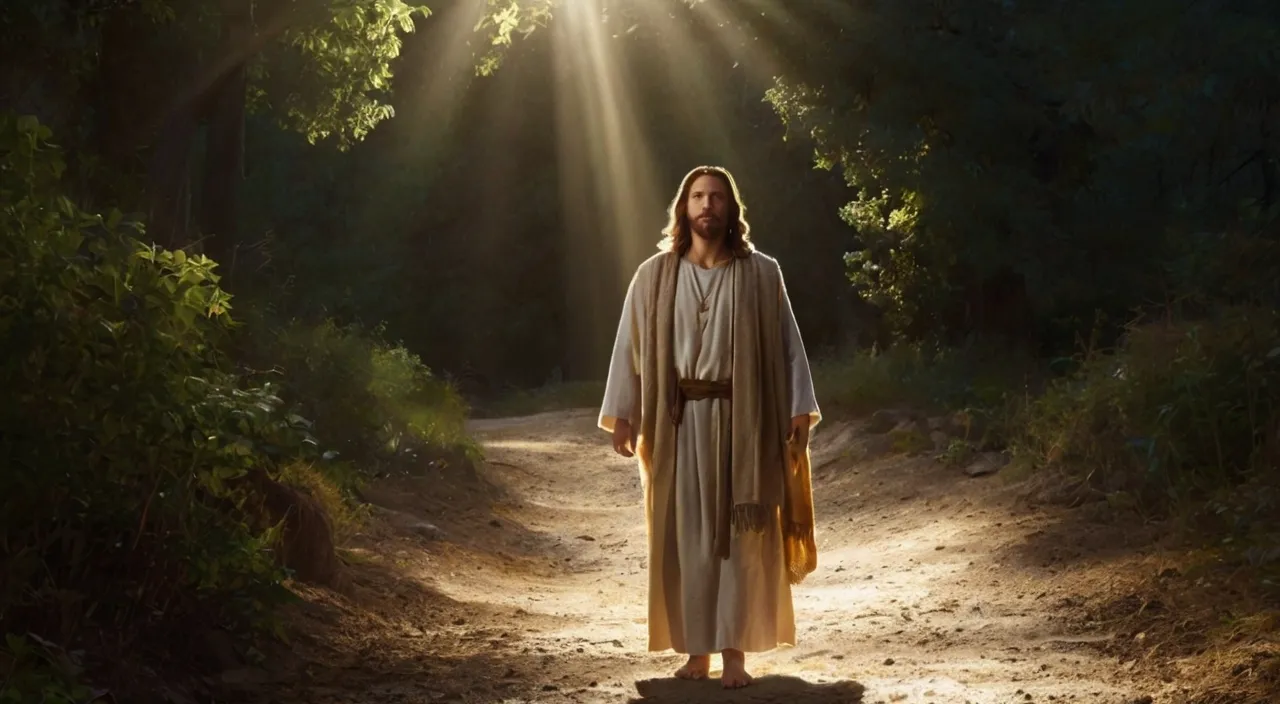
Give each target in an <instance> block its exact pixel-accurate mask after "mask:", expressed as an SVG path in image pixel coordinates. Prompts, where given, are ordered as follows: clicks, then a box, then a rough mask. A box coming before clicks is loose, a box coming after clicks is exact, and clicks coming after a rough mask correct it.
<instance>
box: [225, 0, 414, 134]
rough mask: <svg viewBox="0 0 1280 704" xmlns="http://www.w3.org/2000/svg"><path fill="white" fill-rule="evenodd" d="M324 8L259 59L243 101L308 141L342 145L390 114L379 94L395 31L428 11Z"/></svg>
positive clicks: (374, 1) (396, 3)
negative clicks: (267, 112) (321, 15)
mask: <svg viewBox="0 0 1280 704" xmlns="http://www.w3.org/2000/svg"><path fill="white" fill-rule="evenodd" d="M324 9H325V10H326V13H325V14H326V15H327V16H326V17H325V18H324V19H323V20H321V21H315V22H311V23H308V24H305V25H301V26H298V27H295V28H293V29H291V30H289V31H288V32H286V33H285V35H284V36H283V37H282V38H281V41H280V42H278V43H277V44H276V45H274V46H273V47H272V48H271V49H270V50H269V51H267V52H266V53H265V54H264V55H262V56H261V57H260V58H259V60H258V62H257V63H256V64H255V66H254V69H253V75H254V77H255V79H256V80H255V82H254V84H253V85H252V86H251V87H250V102H251V104H253V105H255V106H257V107H258V108H259V109H264V108H270V109H271V110H272V112H273V114H274V115H275V116H276V119H277V120H278V122H279V124H280V125H281V126H282V127H284V128H285V129H289V130H293V131H296V132H298V133H300V134H302V135H305V136H306V138H307V140H308V141H309V142H311V143H313V144H314V143H316V142H318V141H321V140H324V139H328V138H333V139H334V140H335V142H336V144H337V146H338V147H339V148H341V149H346V148H349V147H350V146H351V144H352V143H353V142H357V141H360V140H362V139H364V138H365V136H367V135H368V134H369V132H370V131H371V130H372V129H373V128H374V127H376V126H377V125H378V123H380V122H382V121H383V120H386V119H388V118H390V117H392V116H393V115H394V112H395V111H394V110H393V109H392V107H391V104H390V103H388V102H385V101H386V100H387V99H388V98H389V97H390V92H391V78H392V63H393V61H394V60H395V59H396V58H397V57H398V56H399V55H400V49H401V45H402V39H401V36H400V35H401V34H402V33H404V34H407V33H410V32H412V31H413V30H414V17H415V16H419V17H424V18H425V17H427V16H429V14H430V11H429V10H428V8H427V7H426V6H424V5H420V4H416V3H415V4H408V3H405V2H403V1H402V0H342V1H340V2H336V1H335V2H330V3H328V4H327V6H326V7H325V8H324Z"/></svg>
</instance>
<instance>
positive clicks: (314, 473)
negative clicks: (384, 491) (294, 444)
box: [277, 461, 370, 547]
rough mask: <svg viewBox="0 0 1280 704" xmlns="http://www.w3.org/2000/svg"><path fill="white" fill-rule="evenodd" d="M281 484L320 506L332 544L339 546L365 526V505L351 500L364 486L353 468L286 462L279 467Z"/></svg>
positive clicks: (349, 465) (346, 464)
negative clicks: (326, 520)
mask: <svg viewBox="0 0 1280 704" xmlns="http://www.w3.org/2000/svg"><path fill="white" fill-rule="evenodd" d="M277 478H278V479H279V480H280V482H281V483H283V484H287V485H289V486H292V487H294V488H297V489H300V490H302V491H304V492H306V493H307V494H308V495H309V496H311V497H312V498H314V499H315V500H316V501H318V502H319V503H320V505H321V506H323V507H324V512H325V515H326V516H328V517H329V521H330V523H331V524H332V526H333V544H334V545H335V546H338V547H340V546H341V545H342V544H343V543H344V542H345V541H346V540H347V539H349V538H351V537H352V536H354V535H355V534H356V533H357V532H358V531H359V530H360V528H362V527H363V526H364V525H365V521H366V520H367V518H368V516H369V508H370V507H369V505H368V504H364V503H360V501H359V500H358V499H357V498H355V493H354V492H355V491H357V490H359V488H360V487H361V485H362V484H363V483H364V481H363V480H364V477H363V476H362V475H361V474H360V472H359V469H358V468H357V466H356V465H353V464H352V463H349V462H336V461H326V462H290V463H289V464H286V465H284V466H282V467H281V468H280V473H279V474H278V475H277Z"/></svg>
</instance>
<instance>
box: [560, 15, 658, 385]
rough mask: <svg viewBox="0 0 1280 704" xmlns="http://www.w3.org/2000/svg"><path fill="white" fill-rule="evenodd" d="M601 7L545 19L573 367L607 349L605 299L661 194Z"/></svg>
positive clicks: (640, 251)
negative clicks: (576, 358) (579, 355)
mask: <svg viewBox="0 0 1280 704" xmlns="http://www.w3.org/2000/svg"><path fill="white" fill-rule="evenodd" d="M603 16H604V8H603V3H602V2H601V0H574V2H570V3H566V4H564V5H563V6H562V8H561V9H560V11H559V13H558V15H557V17H556V18H555V20H554V21H553V23H552V31H554V33H555V34H554V38H553V41H554V54H555V72H556V79H557V80H556V85H557V95H556V110H557V119H556V122H557V131H558V141H559V145H560V146H559V150H560V163H561V169H562V171H561V174H560V186H561V192H560V193H561V201H562V203H563V206H564V209H565V212H566V215H567V218H566V220H567V223H566V224H567V229H568V232H567V233H565V234H566V236H567V237H569V238H570V239H571V240H572V241H571V245H572V246H570V247H566V248H564V251H565V252H566V259H565V261H564V269H563V271H564V277H565V282H566V283H567V284H568V285H567V286H566V293H567V296H568V297H569V303H570V305H569V306H568V310H570V311H572V313H571V314H576V315H577V319H573V320H570V321H568V323H569V329H570V339H571V340H573V341H574V342H575V343H576V346H579V347H581V348H583V352H585V353H587V354H589V355H590V357H589V358H588V360H591V361H587V362H585V363H584V366H587V367H588V369H584V370H583V371H591V370H593V368H594V367H598V366H599V365H600V364H603V361H604V360H607V358H608V345H609V344H610V343H611V342H612V340H611V338H612V334H611V333H612V330H613V329H614V328H615V326H616V322H615V319H616V317H617V314H618V311H617V306H616V304H615V301H616V299H617V298H618V297H619V295H620V289H621V287H625V285H626V282H627V281H628V280H629V279H630V275H631V271H630V270H633V269H634V267H635V266H636V265H637V264H638V263H639V262H640V261H641V260H642V259H643V257H644V256H646V254H647V253H649V252H652V248H653V243H655V242H656V241H657V240H658V237H659V234H658V230H659V229H660V226H661V212H662V205H663V200H664V195H663V190H662V189H661V188H660V187H659V183H658V178H657V174H656V172H655V168H654V165H653V159H652V146H651V145H650V143H649V138H648V136H647V135H646V134H644V132H643V131H642V129H641V127H640V126H639V123H638V121H637V116H638V114H639V111H641V110H644V109H646V106H641V105H637V104H636V102H635V95H634V93H633V91H632V89H631V80H630V72H629V71H628V70H627V67H626V66H625V65H624V63H623V59H622V57H621V56H620V52H619V51H618V50H617V48H616V46H614V45H613V42H615V41H616V40H614V39H613V38H612V37H611V36H610V35H611V32H612V28H611V27H609V26H608V24H607V23H606V22H604V21H603ZM619 282H621V286H620V283H619ZM594 360H600V361H599V362H597V361H594Z"/></svg>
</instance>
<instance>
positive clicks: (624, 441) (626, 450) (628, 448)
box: [613, 418, 635, 457]
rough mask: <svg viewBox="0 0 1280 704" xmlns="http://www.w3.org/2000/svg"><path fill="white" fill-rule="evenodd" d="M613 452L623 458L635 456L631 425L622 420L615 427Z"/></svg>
mask: <svg viewBox="0 0 1280 704" xmlns="http://www.w3.org/2000/svg"><path fill="white" fill-rule="evenodd" d="M613 451H614V452H616V453H618V454H619V455H622V456H623V457H631V456H632V455H634V454H635V447H633V446H632V436H631V423H630V422H628V421H625V420H623V419H621V418H619V419H618V420H617V422H616V423H614V425H613Z"/></svg>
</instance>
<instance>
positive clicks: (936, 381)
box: [813, 343, 1039, 416]
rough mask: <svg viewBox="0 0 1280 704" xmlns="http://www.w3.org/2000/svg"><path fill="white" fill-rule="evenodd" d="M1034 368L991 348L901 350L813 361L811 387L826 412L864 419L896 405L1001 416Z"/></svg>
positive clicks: (907, 346) (1032, 377)
mask: <svg viewBox="0 0 1280 704" xmlns="http://www.w3.org/2000/svg"><path fill="white" fill-rule="evenodd" d="M1038 377H1039V373H1038V368H1037V366H1036V365H1035V364H1034V363H1033V362H1032V361H1031V360H1030V359H1029V358H1028V357H1025V356H1023V355H1021V354H1018V353H1016V352H1013V351H1011V350H1008V349H1005V348H1001V347H998V346H994V345H990V346H989V345H982V344H977V343H971V344H969V345H966V346H963V347H957V348H945V347H931V346H927V345H924V344H899V345H896V346H894V347H890V348H888V349H886V350H883V351H882V350H878V349H874V348H873V349H870V350H859V351H858V352H856V353H853V354H849V355H842V356H836V357H829V358H823V359H816V360H814V363H813V380H814V386H815V387H816V389H817V393H818V402H819V404H820V405H821V406H822V407H823V409H824V412H827V413H830V412H836V413H841V412H843V413H852V414H864V413H869V412H871V411H875V410H878V409H881V408H885V407H889V406H898V405H909V406H914V407H917V408H920V409H923V410H932V411H948V410H961V409H966V410H969V411H970V412H972V413H974V414H977V415H983V416H990V415H992V414H997V413H1002V412H1003V409H1004V408H1005V406H1006V404H1007V403H1008V400H1009V398H1010V397H1011V396H1014V397H1016V396H1020V395H1021V394H1022V393H1024V392H1025V390H1026V389H1027V385H1028V383H1038V382H1035V380H1036V379H1038Z"/></svg>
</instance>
